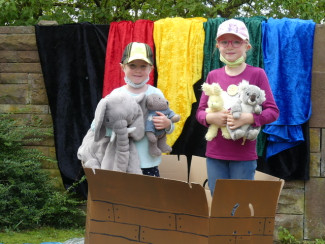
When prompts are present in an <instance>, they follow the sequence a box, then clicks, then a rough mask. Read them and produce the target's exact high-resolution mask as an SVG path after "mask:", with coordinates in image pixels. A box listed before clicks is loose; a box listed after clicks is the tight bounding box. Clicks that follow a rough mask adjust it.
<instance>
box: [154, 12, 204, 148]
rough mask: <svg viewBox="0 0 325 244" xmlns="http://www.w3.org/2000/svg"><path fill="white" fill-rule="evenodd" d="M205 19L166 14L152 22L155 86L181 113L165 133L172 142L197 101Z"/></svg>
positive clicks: (173, 108)
mask: <svg viewBox="0 0 325 244" xmlns="http://www.w3.org/2000/svg"><path fill="white" fill-rule="evenodd" d="M206 21H207V19H205V18H201V17H197V18H189V19H184V18H180V17H176V18H166V19H161V20H158V21H156V22H155V23H154V43H155V48H156V67H157V71H158V80H157V87H158V88H159V89H160V90H161V91H162V92H163V93H164V95H165V97H166V99H167V100H168V101H169V107H170V108H171V109H172V110H173V111H174V112H175V113H177V114H179V115H180V116H181V120H180V121H179V122H178V123H177V124H175V130H174V132H173V133H172V134H170V135H168V136H167V143H168V145H170V146H172V145H174V143H175V141H176V140H177V138H178V137H179V136H180V134H181V133H182V129H183V126H184V124H185V122H186V120H187V118H188V117H189V116H190V114H191V109H192V104H193V103H195V102H196V98H195V94H194V90H193V85H194V84H195V83H196V82H197V81H198V80H199V79H200V78H201V75H202V66H203V50H204V39H205V32H204V28H203V23H204V22H206Z"/></svg>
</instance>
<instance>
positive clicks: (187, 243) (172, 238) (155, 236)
mask: <svg viewBox="0 0 325 244" xmlns="http://www.w3.org/2000/svg"><path fill="white" fill-rule="evenodd" d="M140 241H143V242H146V243H147V242H148V243H153V244H166V243H168V244H207V243H208V236H201V235H195V234H190V233H183V232H179V231H171V230H156V229H150V228H145V227H142V228H141V230H140Z"/></svg>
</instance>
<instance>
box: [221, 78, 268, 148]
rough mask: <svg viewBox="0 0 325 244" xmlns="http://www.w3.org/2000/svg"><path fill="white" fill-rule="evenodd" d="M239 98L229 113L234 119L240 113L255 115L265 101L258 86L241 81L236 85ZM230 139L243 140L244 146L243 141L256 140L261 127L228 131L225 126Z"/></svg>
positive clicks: (238, 116)
mask: <svg viewBox="0 0 325 244" xmlns="http://www.w3.org/2000/svg"><path fill="white" fill-rule="evenodd" d="M238 94H239V98H238V100H237V102H236V103H235V104H234V105H233V106H232V107H231V111H230V112H231V113H232V115H233V117H234V119H238V118H240V115H241V113H256V114H260V113H261V112H262V106H261V104H262V103H263V102H264V101H265V100H266V98H265V92H264V90H262V89H260V88H259V87H258V86H255V85H250V84H249V82H248V81H246V80H243V81H242V82H241V83H239V85H238ZM227 129H228V131H229V134H230V136H231V139H233V140H238V139H240V138H243V143H242V145H244V143H245V140H246V139H248V140H256V138H257V136H258V134H259V132H260V130H261V127H253V126H251V125H243V126H241V127H239V128H237V129H234V130H232V129H230V128H229V126H227Z"/></svg>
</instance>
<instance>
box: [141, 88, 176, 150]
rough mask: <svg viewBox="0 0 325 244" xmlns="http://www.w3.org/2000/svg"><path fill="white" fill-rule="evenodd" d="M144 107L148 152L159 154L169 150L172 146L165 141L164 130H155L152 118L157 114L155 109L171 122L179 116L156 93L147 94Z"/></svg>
mask: <svg viewBox="0 0 325 244" xmlns="http://www.w3.org/2000/svg"><path fill="white" fill-rule="evenodd" d="M146 107H147V109H148V114H147V120H146V135H147V137H148V140H149V153H150V154H151V155H152V156H159V155H161V153H162V152H164V153H168V152H171V151H172V148H171V147H170V146H169V145H167V143H166V140H167V138H166V131H165V130H157V129H156V128H155V126H154V124H153V121H152V118H153V117H154V116H157V114H156V111H159V112H161V113H163V114H165V115H166V116H167V117H168V118H169V119H170V120H171V121H172V122H173V123H176V122H178V121H179V120H180V116H179V115H178V114H175V113H174V112H173V111H172V110H171V109H170V108H169V103H168V101H167V100H166V99H165V98H164V97H163V96H161V95H159V94H156V93H155V94H150V95H148V96H147V100H146Z"/></svg>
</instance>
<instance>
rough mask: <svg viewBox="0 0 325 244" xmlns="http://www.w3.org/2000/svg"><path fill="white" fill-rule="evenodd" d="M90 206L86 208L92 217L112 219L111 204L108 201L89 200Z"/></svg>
mask: <svg viewBox="0 0 325 244" xmlns="http://www.w3.org/2000/svg"><path fill="white" fill-rule="evenodd" d="M91 203H92V207H91V208H90V209H89V210H88V211H89V215H90V216H91V218H92V219H96V220H105V221H114V212H113V205H112V204H111V203H108V202H100V201H91Z"/></svg>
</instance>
